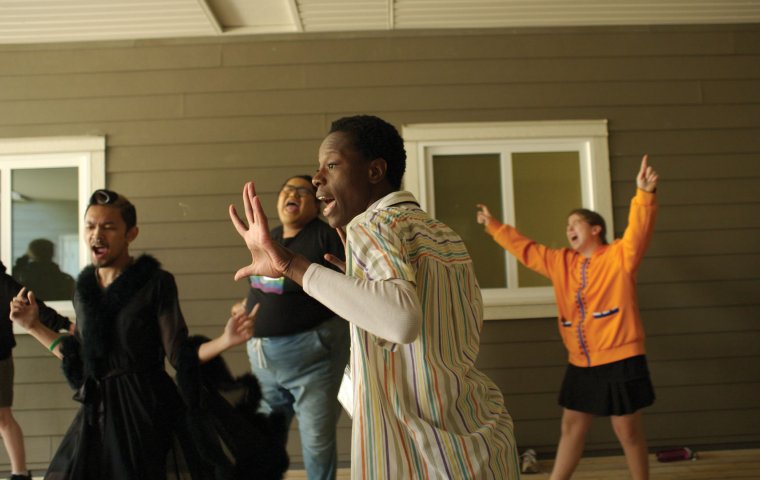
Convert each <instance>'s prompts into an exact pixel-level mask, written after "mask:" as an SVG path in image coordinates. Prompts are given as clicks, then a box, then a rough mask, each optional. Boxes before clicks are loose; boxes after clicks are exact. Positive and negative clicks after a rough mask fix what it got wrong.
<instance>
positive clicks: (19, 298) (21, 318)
mask: <svg viewBox="0 0 760 480" xmlns="http://www.w3.org/2000/svg"><path fill="white" fill-rule="evenodd" d="M10 307H11V312H10V319H11V320H12V321H13V323H16V324H18V325H19V326H21V327H22V328H23V329H24V330H30V329H32V328H34V327H35V326H36V325H37V324H38V323H39V321H40V308H39V306H37V299H36V298H35V297H34V292H28V293H27V290H26V287H24V288H22V289H21V290H20V291H19V292H18V295H16V296H15V297H13V299H12V300H11V305H10Z"/></svg>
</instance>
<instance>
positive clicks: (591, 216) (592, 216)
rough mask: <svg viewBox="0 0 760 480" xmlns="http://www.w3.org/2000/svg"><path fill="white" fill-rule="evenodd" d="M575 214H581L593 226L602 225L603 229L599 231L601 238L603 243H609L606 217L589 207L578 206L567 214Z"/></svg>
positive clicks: (569, 215)
mask: <svg viewBox="0 0 760 480" xmlns="http://www.w3.org/2000/svg"><path fill="white" fill-rule="evenodd" d="M573 215H579V216H580V217H581V218H583V219H584V220H585V221H586V222H587V223H588V224H589V225H591V226H592V227H595V226H599V227H602V231H601V232H599V239H600V240H601V241H602V245H607V224H606V223H605V222H604V217H602V216H601V215H599V214H598V213H596V212H595V211H593V210H589V209H588V208H576V209H575V210H573V211H572V212H570V213H568V214H567V216H568V217H571V216H573Z"/></svg>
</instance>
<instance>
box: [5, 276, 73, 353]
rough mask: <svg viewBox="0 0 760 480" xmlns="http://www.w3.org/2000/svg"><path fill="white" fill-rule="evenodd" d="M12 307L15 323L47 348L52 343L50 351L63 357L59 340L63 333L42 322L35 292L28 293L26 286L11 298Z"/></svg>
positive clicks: (12, 316)
mask: <svg viewBox="0 0 760 480" xmlns="http://www.w3.org/2000/svg"><path fill="white" fill-rule="evenodd" d="M10 307H11V313H10V319H11V320H12V321H13V323H15V324H17V325H19V326H20V327H22V328H23V329H24V330H26V331H27V332H28V333H29V335H31V336H32V337H34V338H35V339H37V341H38V342H40V343H41V344H42V345H43V346H45V347H46V348H50V346H51V345H52V346H53V349H52V350H50V351H51V352H52V353H53V355H55V356H56V357H58V358H63V355H61V352H60V346H59V345H58V342H57V340H58V339H59V337H61V334H59V333H57V332H55V331H53V330H51V329H50V328H48V327H46V326H45V325H43V324H42V322H40V307H39V305H37V299H36V298H35V296H34V292H31V291H30V292H28V293H27V290H26V288H22V289H21V290H20V291H19V292H18V295H16V296H15V297H13V299H12V300H11V305H10Z"/></svg>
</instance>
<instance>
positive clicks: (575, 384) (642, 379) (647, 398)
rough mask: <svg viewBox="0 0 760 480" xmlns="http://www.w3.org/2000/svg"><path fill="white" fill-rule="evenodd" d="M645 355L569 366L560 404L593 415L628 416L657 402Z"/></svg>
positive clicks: (561, 391) (560, 393)
mask: <svg viewBox="0 0 760 480" xmlns="http://www.w3.org/2000/svg"><path fill="white" fill-rule="evenodd" d="M654 399H655V396H654V387H653V386H652V380H651V379H650V377H649V367H648V366H647V359H646V356H644V355H638V356H636V357H631V358H626V359H624V360H619V361H617V362H613V363H608V364H605V365H599V366H597V367H587V368H583V367H576V366H575V365H568V366H567V370H566V371H565V378H564V380H563V381H562V388H561V389H560V392H559V404H560V405H561V406H563V407H565V408H567V409H569V410H576V411H579V412H584V413H590V414H592V415H599V416H610V415H628V414H631V413H634V412H636V411H637V410H640V409H642V408H644V407H648V406H649V405H652V404H653V403H654Z"/></svg>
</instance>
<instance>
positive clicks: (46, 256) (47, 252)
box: [28, 238, 55, 262]
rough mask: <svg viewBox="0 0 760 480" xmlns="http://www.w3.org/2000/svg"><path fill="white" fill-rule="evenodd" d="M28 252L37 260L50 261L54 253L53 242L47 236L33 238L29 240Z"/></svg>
mask: <svg viewBox="0 0 760 480" xmlns="http://www.w3.org/2000/svg"><path fill="white" fill-rule="evenodd" d="M28 250H29V253H31V254H32V257H34V260H36V261H38V262H50V261H52V260H53V255H54V254H55V244H53V242H51V241H50V240H48V239H47V238H35V239H34V240H32V241H31V242H29V247H28Z"/></svg>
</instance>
